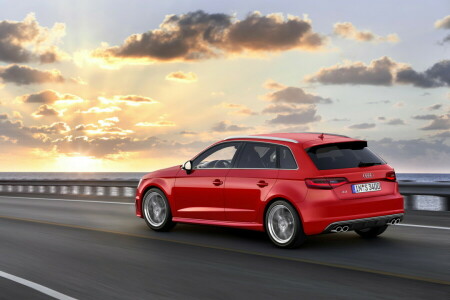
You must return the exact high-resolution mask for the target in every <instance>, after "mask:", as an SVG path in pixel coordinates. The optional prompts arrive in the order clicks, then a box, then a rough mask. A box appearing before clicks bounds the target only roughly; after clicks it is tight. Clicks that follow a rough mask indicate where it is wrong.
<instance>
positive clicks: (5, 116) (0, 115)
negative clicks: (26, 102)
mask: <svg viewBox="0 0 450 300" xmlns="http://www.w3.org/2000/svg"><path fill="white" fill-rule="evenodd" d="M8 118H9V116H8V114H0V120H7V119H8Z"/></svg>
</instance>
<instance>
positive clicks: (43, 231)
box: [0, 196, 450, 299]
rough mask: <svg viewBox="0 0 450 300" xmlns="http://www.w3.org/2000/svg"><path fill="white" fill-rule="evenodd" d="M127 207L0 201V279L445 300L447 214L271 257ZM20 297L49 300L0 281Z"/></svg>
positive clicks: (133, 291) (218, 294) (244, 241)
mask: <svg viewBox="0 0 450 300" xmlns="http://www.w3.org/2000/svg"><path fill="white" fill-rule="evenodd" d="M133 210H134V207H133V206H132V205H130V204H118V203H104V202H76V201H74V202H72V201H60V200H43V199H31V198H12V197H6V196H0V272H4V273H6V274H11V275H14V276H17V277H18V278H21V279H23V280H27V281H28V282H32V283H35V284H38V285H40V286H42V287H45V288H47V289H51V290H53V291H56V292H58V293H60V295H61V294H62V295H66V296H68V297H73V298H77V299H449V298H450V238H449V237H450V230H449V229H450V213H448V212H436V213H434V212H433V213H427V212H411V213H410V214H408V215H407V216H406V217H405V221H404V224H413V225H420V226H425V227H412V226H391V227H390V228H389V229H388V230H387V231H386V232H385V233H384V234H383V235H382V236H381V237H379V238H378V239H373V240H364V239H361V238H359V237H358V236H357V235H356V234H355V233H353V232H347V233H340V234H328V235H320V236H313V237H310V238H309V240H308V242H307V243H306V244H305V245H304V246H303V247H302V248H300V249H295V250H282V249H278V248H275V247H274V246H272V244H271V243H270V241H269V240H268V238H267V237H266V235H265V234H263V233H258V232H252V231H245V230H237V229H230V228H218V227H209V226H197V225H182V224H178V225H177V226H176V227H175V229H174V230H173V231H172V232H170V233H156V232H152V231H150V230H149V229H148V228H147V226H146V225H145V223H144V221H143V220H141V219H138V218H136V217H134V211H133ZM442 227H443V228H442ZM445 228H448V229H445ZM27 298H28V299H52V297H50V296H47V295H45V293H42V292H39V291H38V290H35V289H33V288H30V287H28V286H26V285H24V284H21V283H18V282H15V281H13V280H8V279H6V278H3V277H1V274H0V299H27ZM59 298H64V297H59Z"/></svg>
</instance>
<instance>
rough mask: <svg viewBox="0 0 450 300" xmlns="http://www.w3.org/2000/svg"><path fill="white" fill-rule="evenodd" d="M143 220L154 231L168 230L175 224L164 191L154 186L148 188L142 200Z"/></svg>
mask: <svg viewBox="0 0 450 300" xmlns="http://www.w3.org/2000/svg"><path fill="white" fill-rule="evenodd" d="M142 209H143V211H144V220H145V222H146V223H147V225H148V227H150V228H151V229H153V230H155V231H169V230H170V229H172V228H173V227H174V226H175V223H174V222H173V221H172V213H171V211H170V206H169V202H168V201H167V198H166V196H165V195H164V193H163V192H162V191H161V190H159V189H156V188H152V189H150V190H148V191H147V192H146V193H145V195H144V200H143V202H142Z"/></svg>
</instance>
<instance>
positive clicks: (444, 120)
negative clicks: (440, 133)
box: [420, 114, 450, 130]
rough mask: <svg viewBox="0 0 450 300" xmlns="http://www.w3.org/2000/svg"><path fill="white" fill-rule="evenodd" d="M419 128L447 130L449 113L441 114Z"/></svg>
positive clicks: (448, 127)
mask: <svg viewBox="0 0 450 300" xmlns="http://www.w3.org/2000/svg"><path fill="white" fill-rule="evenodd" d="M420 129H421V130H449V129H450V114H445V115H441V116H439V117H437V118H435V119H433V120H432V121H431V123H430V124H428V125H427V126H425V127H422V128H420Z"/></svg>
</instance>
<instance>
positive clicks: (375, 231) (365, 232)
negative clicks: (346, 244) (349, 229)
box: [355, 225, 388, 239]
mask: <svg viewBox="0 0 450 300" xmlns="http://www.w3.org/2000/svg"><path fill="white" fill-rule="evenodd" d="M387 227H388V226H387V225H384V226H380V227H372V228H364V229H359V230H355V232H356V233H357V234H359V235H360V236H361V237H363V238H366V239H370V238H374V237H377V236H379V235H380V234H382V233H383V232H384V231H385V230H386V228H387Z"/></svg>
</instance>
